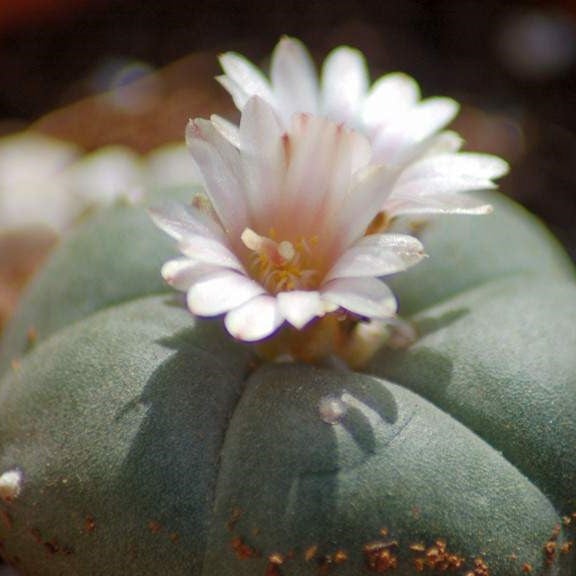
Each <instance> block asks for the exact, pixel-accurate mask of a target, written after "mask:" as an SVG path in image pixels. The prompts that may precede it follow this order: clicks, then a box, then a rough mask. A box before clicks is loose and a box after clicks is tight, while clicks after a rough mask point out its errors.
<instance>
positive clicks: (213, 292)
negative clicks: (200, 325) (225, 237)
mask: <svg viewBox="0 0 576 576" xmlns="http://www.w3.org/2000/svg"><path fill="white" fill-rule="evenodd" d="M264 293H265V290H264V288H263V287H262V286H261V285H260V284H258V283H257V282H254V280H251V279H250V278H247V277H246V276H244V275H243V274H238V273H237V272H234V271H232V270H225V269H219V270H217V271H215V272H213V273H212V274H209V275H206V276H203V277H202V278H200V279H198V280H197V281H195V282H194V283H193V284H192V286H191V287H190V288H189V290H188V295H187V302H188V308H189V309H190V311H191V312H192V313H194V314H198V316H217V315H219V314H222V313H224V312H229V311H230V310H233V309H234V308H237V307H238V306H241V305H242V304H244V303H245V302H248V300H251V299H252V298H255V297H256V296H259V295H260V294H264Z"/></svg>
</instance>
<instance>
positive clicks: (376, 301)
mask: <svg viewBox="0 0 576 576" xmlns="http://www.w3.org/2000/svg"><path fill="white" fill-rule="evenodd" d="M322 298H323V299H324V300H327V301H328V302H332V303H333V304H336V305H337V306H340V307H342V308H345V309H346V310H349V311H350V312H353V313H354V314H359V315H360V316H366V317H367V318H380V319H384V318H390V317H391V316H393V315H394V314H395V312H396V308H397V306H396V298H394V294H392V291H391V290H390V288H388V286H386V284H384V283H383V282H381V281H380V280H377V279H376V278H338V279H337V280H331V281H330V282H328V283H327V284H326V285H324V286H322Z"/></svg>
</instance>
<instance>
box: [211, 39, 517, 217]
mask: <svg viewBox="0 0 576 576" xmlns="http://www.w3.org/2000/svg"><path fill="white" fill-rule="evenodd" d="M220 62H221V65H222V68H223V69H224V72H225V74H224V75H223V76H219V77H218V80H219V81H220V83H221V84H222V85H223V86H224V87H225V88H226V89H227V90H228V92H230V94H231V96H232V98H233V99H234V102H235V104H236V106H237V107H238V108H239V109H240V110H242V109H243V108H244V106H245V105H246V103H247V102H248V99H249V98H250V97H251V96H254V95H257V96H259V97H260V98H262V99H264V100H266V101H267V102H269V103H270V104H271V105H272V106H273V107H274V108H275V109H276V111H277V113H278V115H279V116H280V117H281V118H282V121H283V125H284V126H285V127H287V126H289V125H290V123H291V121H292V117H293V115H294V114H296V113H302V112H306V113H310V114H314V115H320V116H324V117H326V118H329V119H331V120H333V121H335V122H339V123H344V124H345V125H346V126H348V127H350V128H353V129H355V130H358V131H360V132H361V133H363V134H364V135H365V136H366V137H367V138H368V139H369V140H370V143H371V145H372V149H373V161H374V162H378V163H383V164H386V165H388V166H389V167H390V168H391V169H394V170H395V171H396V177H397V182H396V185H395V187H394V189H393V190H392V191H391V193H390V194H389V195H388V197H387V202H386V204H385V205H383V206H382V211H383V212H384V213H385V217H386V220H389V219H390V218H393V217H395V216H401V215H404V214H434V213H465V214H485V213H487V212H489V211H490V206H488V205H486V204H484V203H483V202H482V201H481V200H478V199H477V198H474V197H473V196H467V195H463V194H462V192H469V191H473V190H485V189H491V188H494V187H495V185H494V183H493V182H492V180H493V179H495V178H498V177H500V176H503V175H504V174H505V173H506V172H507V170H508V166H507V164H506V162H504V161H503V160H501V159H500V158H497V157H495V156H490V155H484V154H472V153H460V152H459V150H460V148H461V146H462V143H463V142H462V139H461V138H460V137H459V136H458V135H457V134H455V133H454V132H449V131H442V130H443V129H444V128H445V127H446V126H447V125H448V124H449V123H450V122H451V121H452V119H453V118H454V117H455V116H456V114H457V113H458V108H459V106H458V104H457V102H455V101H454V100H452V99H451V98H439V97H436V98H427V99H425V100H421V97H420V90H419V87H418V84H417V83H416V82H415V81H414V79H412V78H411V77H409V76H407V75H406V74H402V73H392V74H388V75H386V76H383V77H381V78H379V79H378V80H377V81H376V82H375V83H374V84H373V85H372V86H371V87H370V85H369V78H368V71H367V66H366V62H365V60H364V57H363V55H362V53H361V52H359V51H358V50H355V49H352V48H349V47H347V46H342V47H339V48H336V49H335V50H333V51H332V52H331V53H330V54H329V55H328V57H327V58H326V60H325V61H324V64H323V67H322V73H321V80H320V82H319V81H318V77H317V73H316V69H315V67H314V64H313V62H312V59H311V58H310V55H309V53H308V51H307V50H306V48H305V47H304V45H303V44H302V43H301V42H299V41H298V40H296V39H293V38H288V37H284V38H282V39H281V40H280V42H279V43H278V45H277V46H276V48H275V50H274V52H273V54H272V61H271V69H270V78H269V79H268V78H267V77H266V76H265V75H264V74H263V73H262V72H261V71H260V70H259V69H258V68H257V67H256V66H254V65H253V64H252V63H251V62H249V61H248V60H246V59H245V58H244V57H243V56H241V55H239V54H236V53H234V52H228V53H226V54H223V55H222V56H221V57H220ZM215 122H216V123H217V125H218V127H219V129H220V130H221V131H222V132H223V133H224V134H225V135H226V137H227V138H229V139H230V140H231V141H232V142H237V139H238V134H237V129H236V127H235V126H234V125H233V124H230V123H229V122H227V121H226V120H223V119H221V118H217V119H216V120H215Z"/></svg>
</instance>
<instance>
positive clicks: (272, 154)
mask: <svg viewBox="0 0 576 576" xmlns="http://www.w3.org/2000/svg"><path fill="white" fill-rule="evenodd" d="M359 58H360V57H359V55H358V53H357V52H355V51H351V50H350V49H340V51H336V52H335V54H334V55H333V56H330V57H329V59H328V61H327V64H326V65H325V73H324V80H323V88H322V89H323V91H324V92H323V100H322V101H323V104H322V106H323V108H322V109H319V110H318V109H312V110H308V109H307V108H308V107H309V106H308V105H309V104H310V102H315V101H316V100H315V98H316V96H315V92H314V90H315V88H314V81H313V80H312V79H311V78H312V77H311V76H310V72H309V71H310V70H311V65H310V62H309V59H308V56H307V55H306V53H305V51H304V49H303V47H302V46H301V45H300V44H299V43H297V42H296V41H294V40H291V39H283V40H282V41H281V42H280V44H279V47H278V48H277V50H276V52H275V54H274V56H273V59H272V75H271V76H272V80H271V83H269V82H268V80H267V79H265V78H264V77H262V76H261V75H260V73H259V72H258V71H256V70H255V69H254V68H253V67H252V66H251V65H249V64H248V63H247V62H246V61H244V60H243V59H242V58H241V57H240V56H238V55H234V54H228V55H225V56H224V57H223V59H222V62H223V66H224V68H225V72H226V76H224V77H223V78H221V81H222V83H223V84H224V86H225V87H226V88H228V89H229V90H230V91H231V92H232V95H233V97H234V99H235V102H236V103H237V105H238V106H239V107H240V108H243V110H242V120H241V123H240V127H239V128H236V127H235V126H233V125H231V124H229V123H227V122H225V121H223V120H222V119H218V118H213V119H212V120H211V121H210V122H208V121H202V120H195V121H194V122H192V123H191V125H190V127H189V129H188V134H187V136H188V140H189V147H190V150H191V153H192V155H193V157H194V159H195V161H196V162H197V164H198V167H199V168H200V171H201V172H202V175H203V177H204V179H205V183H206V190H205V192H206V196H203V195H202V194H203V192H202V191H199V190H193V189H184V190H172V191H170V190H164V191H160V196H162V197H170V196H178V197H180V198H187V199H194V200H193V202H192V204H193V205H187V206H179V207H176V208H174V207H172V208H164V209H160V210H157V209H156V210H153V211H152V216H153V218H154V221H155V222H156V224H158V226H160V227H161V228H163V229H164V230H165V231H166V232H168V233H169V234H170V235H171V236H173V237H174V238H175V239H176V240H177V241H178V248H179V250H180V251H181V252H182V253H183V255H184V256H178V255H177V251H176V250H175V249H174V248H173V246H172V243H171V242H170V241H169V240H168V239H167V238H166V237H164V236H163V235H162V234H161V233H160V232H159V231H158V230H157V229H156V228H155V227H154V224H153V223H152V221H151V220H150V219H149V218H148V216H147V215H146V214H145V212H144V210H143V208H142V207H138V206H116V207H112V208H109V209H106V210H104V211H103V212H101V213H100V214H99V215H97V216H94V217H92V218H90V219H87V220H86V221H85V222H84V223H83V224H82V225H80V226H79V227H78V228H77V229H76V230H75V231H74V232H72V233H70V235H68V236H67V237H66V238H65V239H64V241H63V242H62V244H61V246H60V247H59V250H58V251H57V252H56V253H55V254H54V255H53V257H52V259H51V261H49V262H48V264H47V265H46V267H45V268H44V270H43V271H42V272H41V273H40V275H39V276H38V278H37V279H36V282H35V283H34V284H32V285H31V286H30V288H29V291H28V293H27V295H26V296H25V297H24V299H23V301H22V304H21V307H20V310H19V312H18V313H17V314H16V316H15V318H14V321H13V322H12V324H11V326H10V327H9V329H8V330H7V332H6V334H5V337H4V340H3V342H2V351H1V356H0V374H2V377H1V379H0V542H1V547H0V551H1V554H2V556H3V557H4V558H5V559H6V560H7V561H8V562H9V563H11V564H13V565H14V566H15V567H16V568H17V569H18V570H19V572H21V573H22V574H31V575H34V576H56V575H58V576H72V575H78V574H80V575H82V576H85V575H88V576H110V575H114V576H116V575H118V576H120V575H122V576H126V575H128V576H131V575H134V576H136V575H137V576H147V575H150V576H152V575H155V574H158V573H159V572H164V573H166V574H170V575H171V576H172V575H174V576H178V575H187V576H243V575H244V576H304V575H311V576H312V575H319V576H325V575H330V574H335V575H340V576H358V575H360V574H370V573H372V574H387V573H395V574H399V575H401V576H411V575H416V574H426V573H428V574H439V573H452V574H458V575H460V576H513V575H521V574H527V573H531V574H534V575H542V576H543V575H551V576H552V575H554V576H573V575H574V571H575V568H576V561H575V558H574V553H573V551H572V541H573V538H574V537H576V459H575V458H574V456H575V446H576V423H575V421H574V418H573V414H574V413H575V411H576V358H575V357H574V354H573V351H574V350H575V349H576V329H575V328H574V325H573V319H574V317H575V312H576V284H575V275H574V269H573V265H572V263H571V262H570V261H569V259H568V258H567V257H566V256H565V255H564V253H563V251H562V249H561V248H559V247H558V245H557V244H556V242H555V240H554V239H553V238H552V237H550V235H549V234H548V233H547V232H546V231H545V229H544V228H543V227H542V226H541V225H540V224H539V223H538V222H537V221H536V220H535V219H534V218H533V217H532V216H530V215H529V214H527V213H526V212H525V211H524V210H523V209H521V208H519V207H518V206H516V205H515V204H514V203H512V202H510V201H508V200H505V199H504V198H502V197H500V196H499V195H498V194H497V193H486V194H483V195H476V196H472V195H466V194H463V193H464V192H467V191H470V190H477V189H483V188H489V187H492V186H493V183H492V180H493V179H494V178H496V177H498V176H500V175H502V174H503V173H504V172H505V170H506V165H505V163H503V162H502V161H500V160H499V159H496V158H493V157H489V156H480V155H473V154H464V153H460V152H459V147H460V144H461V142H460V140H459V139H458V138H456V137H455V135H454V134H452V133H449V132H441V133H440V134H436V132H437V131H438V130H440V129H441V128H442V126H443V125H444V124H446V123H447V122H448V121H449V120H450V119H451V118H452V116H453V115H454V113H455V111H456V105H455V103H454V102H453V101H451V100H449V99H431V100H428V101H423V102H421V103H419V102H418V97H417V93H416V89H415V84H414V82H413V81H412V80H411V79H408V78H407V77H405V76H402V75H392V76H390V77H385V78H384V79H383V80H382V81H379V82H378V83H376V84H375V87H374V89H373V91H372V92H371V93H370V94H368V95H366V94H365V93H364V92H363V90H364V91H365V86H364V84H365V82H364V81H363V80H362V75H361V73H360V68H359V66H360V60H359ZM343 72H346V73H347V74H344V76H345V77H346V79H347V81H348V84H347V85H346V86H344V87H341V88H342V94H343V95H344V97H343V99H342V98H340V93H339V92H337V91H334V85H335V83H337V81H338V78H339V77H340V75H341V74H342V73H343ZM242 79H244V80H245V81H246V84H245V86H243V85H241V80H242ZM289 80H290V81H293V80H300V82H297V84H298V89H299V90H300V88H301V90H300V91H299V92H298V95H299V96H302V98H301V99H300V100H298V101H297V100H296V99H291V98H286V96H287V94H288V95H290V90H291V88H290V86H289V84H290V83H289V82H288V81H289ZM364 80H365V79H364ZM350 87H352V88H354V90H355V92H354V90H352V89H351V88H350ZM252 89H255V90H256V92H257V94H256V96H255V97H251V96H252V94H251V93H250V91H251V90H252ZM392 97H394V98H392ZM307 98H309V101H308V102H306V99H307ZM354 98H355V99H356V100H354ZM396 98H400V100H399V102H400V104H398V105H397V112H398V113H400V112H402V114H403V116H402V117H401V118H400V120H398V119H397V118H394V114H391V113H390V110H388V109H387V108H386V109H382V110H380V111H378V110H377V108H378V107H377V106H376V107H375V104H378V103H379V102H380V103H382V102H383V103H386V104H387V106H391V105H392V104H393V103H394V102H395V99H396ZM402 98H404V100H402ZM286 102H288V104H289V105H288V104H286ZM406 102H408V104H407V105H406V106H404V104H406ZM279 103H280V104H279ZM354 103H355V104H358V106H357V108H358V109H357V110H355V112H357V113H358V114H359V115H357V116H354V114H352V112H354V106H353V105H352V104H354ZM282 105H284V106H285V108H286V109H282ZM274 106H280V109H276V108H274ZM290 106H296V107H297V109H295V110H292V109H289V108H290ZM412 109H414V110H415V111H414V112H413V114H412V112H411V110H412ZM301 110H304V111H305V112H308V114H301V113H299V112H300V111H301ZM359 110H360V112H361V113H360V112H358V111H359ZM368 112H370V114H368ZM375 112H378V114H379V115H378V114H376V116H377V117H375V116H374V113H375ZM294 113H295V114H294ZM340 113H342V115H343V116H344V117H343V118H340V120H341V122H340V123H339V124H335V123H334V122H332V120H333V116H334V115H336V116H338V115H339V114H340ZM312 114H315V115H318V114H320V116H314V115H312ZM384 116H386V118H384ZM326 117H328V118H329V119H327V118H326ZM330 118H331V119H330ZM359 118H360V119H361V121H360V120H359ZM373 122H377V123H380V124H377V125H376V124H373ZM423 126H424V127H423ZM402 127H404V128H405V130H402V129H401V128H402ZM376 129H378V130H379V131H378V130H376ZM492 208H493V209H494V214H492V215H490V216H486V217H483V218H475V217H472V216H465V217H462V218H458V219H455V218H454V217H453V216H437V217H436V218H435V219H433V220H431V221H429V222H425V223H424V224H422V223H421V222H416V221H414V220H407V219H406V218H405V217H406V216H407V215H409V216H413V215H414V214H419V215H422V214H424V215H425V216H429V215H430V214H431V213H434V214H438V213H442V214H447V213H448V214H449V213H454V212H457V213H465V214H487V213H488V212H489V211H490V210H491V209H492ZM396 225H398V226H400V225H401V226H402V230H403V231H404V232H407V233H399V232H398V229H395V228H394V226H396ZM316 232H317V233H316ZM416 234H418V238H416V237H415V235H416ZM422 247H424V248H425V250H426V252H427V253H428V255H429V256H430V257H429V259H428V260H427V261H425V262H422V263H420V264H417V263H418V262H419V261H420V260H421V259H422V258H423V249H422ZM167 260H168V262H166V261H167ZM415 264H417V265H416V266H414V267H413V268H412V269H411V270H409V271H406V272H404V270H405V269H407V268H408V267H411V266H413V265H415ZM162 265H163V266H162ZM161 266H162V274H163V276H164V278H165V279H166V280H167V281H168V282H169V283H170V284H172V285H173V286H174V287H176V288H178V289H180V290H183V291H185V292H186V299H185V301H184V299H182V298H180V297H179V296H177V295H176V294H174V293H173V292H172V290H170V289H168V287H167V286H166V285H165V284H164V283H163V282H162V281H161V278H160V275H159V269H160V267H161ZM399 271H403V272H402V274H398V275H397V276H394V277H393V278H392V279H391V280H389V281H388V286H389V287H388V286H387V285H385V284H383V282H382V281H381V279H380V277H382V276H389V275H390V274H391V273H394V272H399ZM392 290H393V291H394V293H395V295H396V298H397V299H398V301H399V305H400V306H399V310H400V313H401V314H402V315H403V317H404V321H403V322H399V321H398V320H397V319H396V317H395V310H396V298H395V297H394V295H393V294H392ZM186 307H188V308H190V310H191V311H192V312H194V313H195V314H196V316H192V315H190V313H189V311H188V310H186ZM198 316H224V320H223V322H220V321H217V320H205V319H200V318H199V317H198ZM387 324H388V326H390V325H391V326H393V327H394V326H396V328H388V329H387V330H388V332H389V334H388V340H387V341H386V345H385V346H381V345H382V344H383V342H384V340H385V332H386V331H385V330H384V326H385V325H387ZM398 326H400V328H398ZM407 326H412V327H413V331H412V332H415V334H416V335H417V336H416V337H415V341H410V338H408V336H410V337H412V336H413V334H412V332H410V331H408V330H406V327H407ZM226 332H229V333H228V334H227V333H226ZM231 335H232V336H234V338H232V337H231ZM401 336H402V337H404V341H402V338H401ZM406 340H408V341H406ZM253 342H256V344H253ZM375 344H377V345H375ZM379 346H380V347H379Z"/></svg>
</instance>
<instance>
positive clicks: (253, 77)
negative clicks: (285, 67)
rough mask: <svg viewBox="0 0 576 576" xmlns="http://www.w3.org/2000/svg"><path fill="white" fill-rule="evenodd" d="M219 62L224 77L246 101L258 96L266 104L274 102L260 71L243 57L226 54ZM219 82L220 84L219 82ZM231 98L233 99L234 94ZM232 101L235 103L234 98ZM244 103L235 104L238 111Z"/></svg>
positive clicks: (267, 83) (235, 54)
mask: <svg viewBox="0 0 576 576" xmlns="http://www.w3.org/2000/svg"><path fill="white" fill-rule="evenodd" d="M219 61H220V65H221V66H222V69H223V70H224V72H225V74H226V76H227V77H228V78H230V80H232V81H233V82H234V83H235V84H236V86H238V87H240V88H241V89H242V90H243V91H244V93H245V94H246V95H247V99H246V101H247V100H248V98H250V97H251V96H260V97H261V98H263V99H264V100H267V101H268V102H273V101H274V98H273V96H272V91H271V89H270V84H269V82H268V80H267V79H266V77H265V76H264V74H262V72H261V71H260V69H259V68H258V67H257V66H254V64H252V62H250V61H249V60H247V59H246V58H244V56H242V55H241V54H237V53H236V52H226V53H225V54H222V55H221V56H220V58H219ZM220 82H221V83H222V81H221V80H220ZM223 85H224V84H223ZM224 88H226V89H227V90H228V87H227V86H226V85H224ZM231 94H232V93H231ZM232 96H233V97H234V94H232ZM234 101H235V103H236V98H234ZM246 101H245V102H243V103H242V105H240V106H239V105H238V103H236V105H237V106H238V108H239V109H240V110H241V109H242V108H243V107H244V104H245V103H246Z"/></svg>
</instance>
